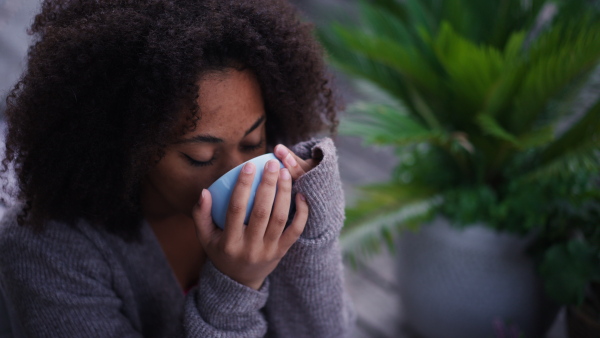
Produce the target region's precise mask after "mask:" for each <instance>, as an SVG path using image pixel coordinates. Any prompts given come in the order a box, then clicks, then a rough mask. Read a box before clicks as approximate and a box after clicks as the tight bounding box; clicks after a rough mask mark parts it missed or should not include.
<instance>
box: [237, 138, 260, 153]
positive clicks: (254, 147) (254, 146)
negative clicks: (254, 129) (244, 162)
mask: <svg viewBox="0 0 600 338" xmlns="http://www.w3.org/2000/svg"><path fill="white" fill-rule="evenodd" d="M263 143H264V140H262V139H261V140H260V142H258V143H257V144H250V145H243V146H242V151H244V152H246V153H250V152H253V151H255V150H258V149H260V148H262V146H263Z"/></svg>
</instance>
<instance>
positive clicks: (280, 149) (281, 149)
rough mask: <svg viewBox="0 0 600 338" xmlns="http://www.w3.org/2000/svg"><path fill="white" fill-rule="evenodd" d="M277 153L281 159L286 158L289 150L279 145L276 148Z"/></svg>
mask: <svg viewBox="0 0 600 338" xmlns="http://www.w3.org/2000/svg"><path fill="white" fill-rule="evenodd" d="M275 153H276V154H277V155H279V156H281V157H284V156H285V155H287V154H288V152H287V150H286V149H285V147H284V146H282V145H281V144H278V145H277V147H275Z"/></svg>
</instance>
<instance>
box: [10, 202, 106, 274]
mask: <svg viewBox="0 0 600 338" xmlns="http://www.w3.org/2000/svg"><path fill="white" fill-rule="evenodd" d="M21 210H22V208H21V207H20V206H15V207H12V208H10V209H8V210H6V212H5V214H4V216H3V218H2V220H1V221H0V252H2V255H0V269H1V271H2V272H3V273H4V274H10V275H13V274H23V273H27V271H29V272H30V273H36V271H38V272H40V273H41V272H42V271H43V270H45V269H59V270H61V269H65V270H70V269H72V270H79V271H81V272H88V273H92V272H100V271H101V270H104V269H106V264H105V259H104V255H103V253H102V250H101V249H100V246H99V244H101V234H100V232H98V231H95V230H94V229H92V227H91V226H89V225H87V224H86V223H84V222H80V223H79V224H77V225H74V226H69V225H67V224H64V223H61V222H48V224H46V227H45V228H44V229H43V230H42V231H36V230H34V229H33V228H31V227H28V226H21V225H19V224H18V222H17V217H18V215H19V214H20V213H21ZM23 277H24V276H23Z"/></svg>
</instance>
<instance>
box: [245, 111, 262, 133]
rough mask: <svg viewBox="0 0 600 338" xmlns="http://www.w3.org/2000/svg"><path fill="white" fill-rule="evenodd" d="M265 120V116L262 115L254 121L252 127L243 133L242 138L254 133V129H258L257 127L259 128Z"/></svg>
mask: <svg viewBox="0 0 600 338" xmlns="http://www.w3.org/2000/svg"><path fill="white" fill-rule="evenodd" d="M265 118H266V116H265V115H263V116H261V117H260V118H259V119H258V120H256V122H254V124H253V125H252V127H250V128H249V129H248V130H246V133H244V136H246V135H248V134H250V133H251V132H253V131H254V129H256V128H258V126H260V125H261V124H262V123H263V122H264V121H265Z"/></svg>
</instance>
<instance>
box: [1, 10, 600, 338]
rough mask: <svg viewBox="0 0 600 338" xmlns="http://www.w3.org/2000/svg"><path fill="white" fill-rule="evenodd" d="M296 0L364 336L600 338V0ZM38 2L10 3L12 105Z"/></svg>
mask: <svg viewBox="0 0 600 338" xmlns="http://www.w3.org/2000/svg"><path fill="white" fill-rule="evenodd" d="M291 2H292V3H293V4H294V5H296V6H297V7H298V8H299V9H300V11H301V13H302V16H303V19H304V20H307V21H310V22H313V23H314V24H315V26H316V28H317V31H316V34H317V36H318V38H319V39H320V40H321V41H322V43H323V44H324V46H325V49H326V52H327V55H328V58H327V61H328V64H329V65H330V67H331V71H332V74H333V75H334V81H335V84H336V87H337V89H338V93H339V95H340V97H341V98H342V99H343V100H344V102H345V103H346V107H347V109H346V110H345V111H344V112H343V114H342V116H341V122H342V123H341V126H340V134H339V135H338V136H337V137H336V139H335V142H336V144H337V146H338V154H339V159H340V162H339V164H340V172H341V175H342V181H343V184H344V191H345V196H346V202H347V218H348V219H347V224H346V227H345V230H344V233H343V235H342V246H343V248H344V252H345V263H346V285H347V288H348V291H349V293H350V295H351V297H352V299H353V301H354V303H355V307H356V311H357V314H358V322H357V324H358V325H357V329H356V332H355V337H399V338H402V337H406V338H414V337H426V338H438V337H440V338H442V337H450V338H454V337H457V338H458V337H463V338H469V337H474V338H478V337H495V338H500V337H503V338H504V337H505V338H517V337H526V338H530V337H546V338H563V337H570V338H575V337H600V315H599V313H600V312H599V310H600V300H599V299H600V298H599V297H598V295H600V289H599V288H598V281H600V232H599V230H598V229H597V225H598V220H599V219H600V217H599V215H600V212H599V208H598V177H599V175H598V162H599V158H600V156H599V155H598V145H599V143H600V136H599V134H598V131H599V130H600V108H598V107H599V105H598V104H597V102H598V93H599V92H600V76H598V73H599V72H598V61H599V60H600V26H599V24H598V23H597V22H598V21H597V20H596V19H597V13H596V12H597V9H598V5H597V2H596V1H585V0H581V1H577V0H574V1H537V0H513V1H511V0H494V1H483V2H482V1H475V0H420V1H419V0H414V1H413V0H371V1H364V2H359V1H356V0H292V1H291ZM38 6H39V1H38V0H0V97H1V98H2V100H1V101H0V113H2V112H3V110H4V99H5V96H6V93H7V91H8V90H10V88H11V87H12V86H13V85H14V83H15V82H16V81H17V80H18V78H19V76H20V73H21V71H22V69H23V66H24V57H25V54H26V51H27V46H28V44H29V42H30V38H29V36H28V35H27V34H26V29H27V27H28V26H29V25H30V24H31V22H32V18H33V14H34V13H35V11H36V10H37V7H38ZM0 130H2V132H3V130H4V128H3V127H2V128H1V129H0ZM594 330H596V331H594Z"/></svg>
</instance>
